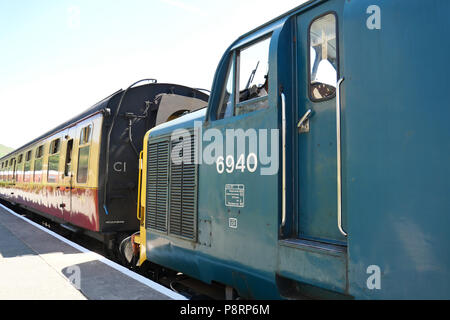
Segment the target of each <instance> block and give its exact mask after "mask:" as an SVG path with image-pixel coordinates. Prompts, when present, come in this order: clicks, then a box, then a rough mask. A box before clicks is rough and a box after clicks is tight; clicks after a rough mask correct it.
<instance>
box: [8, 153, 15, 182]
mask: <svg viewBox="0 0 450 320" xmlns="http://www.w3.org/2000/svg"><path fill="white" fill-rule="evenodd" d="M15 161H16V159H15V158H12V159H11V160H9V174H8V180H9V181H13V180H14V171H15V170H16V163H15Z"/></svg>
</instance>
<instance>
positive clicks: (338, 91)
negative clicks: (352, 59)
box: [336, 78, 347, 237]
mask: <svg viewBox="0 0 450 320" xmlns="http://www.w3.org/2000/svg"><path fill="white" fill-rule="evenodd" d="M343 81H344V78H341V79H339V81H338V82H337V86H336V141H337V143H336V145H337V156H336V159H337V209H338V212H337V218H338V221H337V223H338V228H339V232H340V233H342V235H344V236H345V237H346V236H347V232H345V230H344V229H343V227H342V156H341V84H342V82H343Z"/></svg>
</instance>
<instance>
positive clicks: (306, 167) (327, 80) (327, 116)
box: [294, 1, 346, 245]
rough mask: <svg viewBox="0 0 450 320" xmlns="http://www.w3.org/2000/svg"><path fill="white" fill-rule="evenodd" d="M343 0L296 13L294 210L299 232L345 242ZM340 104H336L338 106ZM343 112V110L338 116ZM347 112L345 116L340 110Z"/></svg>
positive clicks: (326, 240) (305, 236) (312, 237)
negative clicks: (341, 132) (341, 135)
mask: <svg viewBox="0 0 450 320" xmlns="http://www.w3.org/2000/svg"><path fill="white" fill-rule="evenodd" d="M343 3H344V2H343V1H329V2H326V3H324V4H322V5H321V6H317V7H315V8H312V9H311V10H309V11H306V12H304V13H302V14H301V15H300V16H298V17H297V21H296V22H297V27H296V33H297V39H298V41H297V43H296V50H297V54H296V59H297V61H296V65H297V67H296V68H297V84H298V86H297V92H298V96H297V97H298V98H297V106H298V110H297V114H298V118H297V123H296V126H295V127H294V129H295V132H294V136H296V137H297V146H298V149H297V150H298V151H297V170H298V175H297V190H298V191H297V192H298V202H297V212H298V217H297V221H296V225H297V234H298V237H299V238H301V239H305V240H311V241H317V242H322V243H323V242H324V243H329V244H340V245H345V244H346V234H345V231H344V230H345V222H346V219H345V216H342V211H341V210H340V209H339V207H340V206H341V202H340V201H339V200H338V199H340V198H341V195H340V190H339V189H340V186H341V185H340V184H342V181H341V179H340V177H339V174H338V170H339V169H338V168H339V166H340V153H341V150H342V146H340V142H339V141H340V139H339V133H338V128H339V127H340V125H341V123H338V122H337V119H339V121H340V119H341V117H338V116H337V114H338V111H337V110H338V109H337V108H338V106H339V105H338V99H337V96H338V90H337V86H338V79H339V77H340V76H341V75H342V74H343V68H342V64H341V62H342V61H340V60H339V56H340V55H339V48H340V47H341V48H342V42H341V40H342V39H343V37H342V34H339V32H340V30H342V28H341V27H340V26H342V14H341V13H342V11H343ZM339 107H340V106H339ZM342 115H343V114H341V116H342ZM344 116H345V115H344Z"/></svg>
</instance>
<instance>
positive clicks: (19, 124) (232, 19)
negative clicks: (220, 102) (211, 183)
mask: <svg viewBox="0 0 450 320" xmlns="http://www.w3.org/2000/svg"><path fill="white" fill-rule="evenodd" d="M303 2H305V0H278V1H273V0H258V1H256V0H227V1H218V0H209V1H208V0H127V1H124V0H114V1H106V0H89V1H87V0H86V1H84V0H70V1H69V0H21V1H10V0H0V143H2V144H4V145H7V146H10V147H13V148H18V147H20V146H22V145H24V144H25V143H27V142H29V141H31V140H33V139H34V138H36V137H38V136H40V135H42V134H44V133H45V132H47V131H48V130H50V129H53V128H54V127H56V126H58V125H59V124H61V123H63V122H65V121H67V120H68V119H70V118H72V117H73V116H75V115H77V114H79V113H80V112H82V111H84V110H86V109H87V108H89V107H90V106H92V105H94V104H95V103H96V102H98V101H100V100H102V99H103V98H105V97H106V96H109V95H110V94H112V93H113V92H115V91H117V90H119V89H126V88H127V87H128V86H129V85H130V84H132V83H133V82H135V81H137V80H140V79H144V78H156V79H157V80H158V82H170V83H177V84H182V85H186V86H191V87H195V88H204V89H208V90H210V89H211V86H212V81H213V77H214V73H215V71H216V68H217V65H218V63H219V61H220V59H221V57H222V55H223V53H224V52H225V50H226V49H227V48H228V46H229V45H230V44H231V43H232V42H233V41H234V40H236V39H237V38H238V37H239V36H241V35H242V34H244V33H246V32H248V31H250V30H252V29H254V28H256V27H258V26H260V25H262V24H264V23H265V22H267V21H269V20H271V19H273V18H275V17H277V16H279V15H281V14H283V13H285V12H286V11H288V10H290V9H292V8H294V7H296V6H298V5H300V4H301V3H303Z"/></svg>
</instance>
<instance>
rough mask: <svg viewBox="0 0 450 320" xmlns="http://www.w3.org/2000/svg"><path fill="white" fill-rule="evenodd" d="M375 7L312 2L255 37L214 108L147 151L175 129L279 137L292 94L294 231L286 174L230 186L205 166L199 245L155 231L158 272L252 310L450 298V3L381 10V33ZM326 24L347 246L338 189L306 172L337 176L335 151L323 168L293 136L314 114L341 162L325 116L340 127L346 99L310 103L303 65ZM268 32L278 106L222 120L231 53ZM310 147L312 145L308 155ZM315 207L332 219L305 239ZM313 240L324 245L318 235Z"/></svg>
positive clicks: (221, 71) (385, 3)
mask: <svg viewBox="0 0 450 320" xmlns="http://www.w3.org/2000/svg"><path fill="white" fill-rule="evenodd" d="M372 4H373V1H369V0H359V1H344V0H330V1H310V2H308V3H307V4H305V5H302V6H300V7H299V8H296V9H294V10H292V11H290V12H289V13H287V14H286V15H283V16H282V17H280V18H278V19H275V20H274V21H272V22H270V23H267V24H266V25H264V26H262V27H261V28H258V29H256V30H254V31H252V32H250V33H248V34H246V35H244V36H243V37H241V38H240V39H238V40H237V41H236V42H235V43H233V44H232V45H231V46H230V47H229V49H228V50H227V51H226V53H225V54H224V56H223V58H222V60H221V61H220V63H219V66H218V69H217V72H216V75H215V78H214V83H213V86H212V94H211V97H210V101H209V107H208V110H207V111H205V110H202V111H199V112H197V113H194V114H191V115H187V116H185V117H182V118H180V119H178V120H175V121H174V122H170V123H167V124H165V125H162V126H160V127H157V128H155V129H153V130H152V132H151V134H150V141H151V140H152V139H154V140H156V139H159V138H161V137H163V136H170V134H171V132H172V131H173V130H175V129H182V128H184V129H191V128H193V127H194V121H199V122H201V128H202V130H207V129H211V128H213V129H217V130H219V131H220V132H222V133H225V132H226V130H227V129H237V128H242V129H244V130H246V129H249V128H254V129H256V130H258V129H280V128H281V100H280V94H281V92H283V93H284V94H285V95H286V97H287V110H286V112H287V119H288V121H287V150H286V152H287V168H286V170H287V177H289V179H288V180H287V183H286V188H287V210H286V211H287V222H286V227H285V228H280V224H281V207H282V203H281V190H282V177H281V170H280V171H279V173H278V174H277V175H271V176H262V175H260V174H250V173H249V172H239V171H235V172H234V173H233V174H219V173H218V172H217V170H216V166H215V165H207V164H200V165H199V168H198V203H197V207H198V212H197V214H198V218H197V223H198V230H199V237H198V240H197V241H196V242H190V241H186V240H183V239H180V238H176V237H172V236H170V235H168V234H161V233H159V232H156V231H154V230H150V229H149V230H147V243H146V250H147V257H148V259H149V260H150V261H153V262H155V263H158V264H161V265H164V266H167V267H169V268H172V269H175V270H179V271H181V272H183V273H186V274H189V275H191V276H193V277H196V278H198V279H201V280H203V281H205V282H211V281H216V282H220V283H223V284H226V285H230V286H232V287H234V288H235V289H236V290H238V292H239V293H240V294H241V295H242V296H245V297H250V298H267V299H278V298H282V297H286V296H289V295H288V294H287V293H286V292H287V291H286V290H285V289H286V288H287V287H289V285H292V284H295V285H296V286H297V289H296V291H297V293H299V294H300V295H308V294H310V296H314V297H336V296H334V295H333V294H339V295H340V297H347V298H356V299H436V298H437V299H448V298H450V267H449V266H450V248H449V246H450V235H449V231H448V230H449V227H450V214H449V212H450V197H449V190H450V166H449V163H450V126H449V125H448V118H449V113H450V111H449V110H450V109H449V102H448V99H447V97H448V92H449V89H450V87H449V81H448V77H449V72H450V64H449V62H448V52H449V51H450V39H449V38H448V37H447V36H446V35H445V31H446V30H448V29H449V27H450V22H449V20H448V18H447V16H446V15H447V13H448V12H449V11H450V2H448V1H439V0H431V1H420V0H411V1H408V2H407V3H405V1H400V0H397V1H393V0H378V1H376V4H377V5H378V6H379V8H380V9H381V29H379V30H378V29H376V30H371V29H368V28H367V26H366V21H367V19H368V18H369V16H370V14H368V13H367V9H368V7H370V6H371V5H372ZM327 12H334V13H335V14H336V16H337V18H338V34H339V47H340V49H339V55H340V58H339V61H340V62H339V63H340V70H339V72H340V76H341V77H344V78H345V80H344V82H343V86H342V91H341V94H342V117H341V119H342V174H343V181H342V188H343V189H342V190H343V196H342V199H343V218H344V226H345V229H346V231H347V233H348V237H341V236H339V233H338V231H337V226H336V216H335V212H334V210H335V203H336V198H335V197H334V194H333V192H334V189H333V188H334V185H335V179H336V177H335V176H333V175H332V174H329V178H327V179H324V178H323V177H322V180H320V179H318V180H311V179H314V178H315V177H317V176H313V177H311V176H310V174H311V172H313V171H308V170H304V169H305V167H302V165H305V162H306V163H308V161H309V162H310V163H309V164H310V166H311V168H314V166H320V165H321V163H320V161H323V163H326V162H327V161H328V165H329V168H328V169H327V170H329V172H333V170H334V168H335V167H334V166H335V164H334V162H335V161H336V157H335V155H334V154H333V153H332V152H331V151H327V152H325V153H324V154H329V157H327V158H326V159H318V160H317V159H316V160H314V158H308V157H307V156H308V152H311V153H312V152H314V147H315V146H317V144H318V143H316V144H315V145H314V144H312V143H314V142H315V141H314V140H311V141H309V142H305V141H304V137H302V136H300V135H299V134H298V130H297V128H296V124H297V122H298V119H299V118H300V117H301V116H302V115H303V112H304V110H305V106H308V107H311V108H313V109H314V108H315V110H316V115H315V117H316V118H312V119H311V126H315V125H316V126H323V127H322V129H320V128H319V130H316V131H314V130H312V131H311V132H312V133H314V132H320V134H327V136H324V137H323V139H322V140H323V141H328V140H327V139H329V143H330V144H331V145H330V146H329V148H330V150H335V147H336V146H335V143H336V141H335V140H333V139H336V137H335V136H333V133H334V132H335V130H336V127H335V123H331V122H330V121H329V120H328V122H327V121H325V122H320V119H321V118H319V117H320V111H323V112H327V113H328V114H329V116H330V117H332V116H333V114H334V113H333V112H335V111H334V110H335V109H334V108H335V104H336V100H335V98H334V99H332V100H330V101H328V102H325V103H323V104H321V105H318V104H314V103H313V102H311V101H310V100H309V97H308V95H307V85H308V81H307V78H306V76H307V73H308V68H307V67H306V66H305V65H304V63H305V61H307V59H306V57H307V54H306V52H307V51H306V50H309V48H307V47H306V46H307V38H306V36H305V35H306V34H307V32H308V30H307V29H306V30H305V26H308V25H309V23H310V22H311V21H312V20H313V19H314V18H316V17H318V16H320V15H322V14H324V13H327ZM302 33H303V34H302ZM268 34H271V45H270V72H269V79H270V82H269V88H271V89H270V93H269V97H268V104H269V107H268V108H266V109H262V110H258V111H255V112H252V113H248V114H245V115H240V116H235V117H231V118H227V119H221V120H216V119H215V114H216V111H217V108H218V105H219V103H220V99H221V95H222V92H223V87H224V86H225V78H226V73H227V69H228V65H229V61H230V59H231V57H232V52H233V50H235V49H239V48H241V47H242V46H244V45H246V44H248V43H252V42H253V41H254V40H255V39H258V38H260V37H263V36H264V35H268ZM302 50H303V51H302ZM319 108H322V109H319ZM322 119H323V118H322ZM326 123H328V124H326ZM314 129H316V127H315V128H314ZM280 139H281V138H280ZM308 143H309V144H311V146H310V147H308V148H305V145H307V144H308ZM280 145H281V143H280ZM324 147H325V146H324ZM327 150H328V149H327ZM280 159H281V150H280ZM330 163H331V164H330ZM308 168H309V167H307V168H306V169H308ZM280 169H281V167H280ZM311 170H313V169H311ZM327 172H328V171H327ZM308 179H310V180H308ZM328 180H331V181H332V182H331V183H330V181H328ZM311 181H316V182H317V181H324V182H323V183H326V184H327V186H326V188H328V189H327V190H328V191H326V192H323V193H318V192H317V190H320V185H315V186H314V188H315V189H313V188H312V186H311V184H308V182H311ZM226 184H244V185H245V207H244V208H233V207H226V206H225V205H224V202H225V199H224V187H225V185H226ZM308 188H310V189H308ZM324 188H325V187H324ZM304 197H306V199H305V200H303V199H304ZM302 201H304V202H302ZM314 201H315V203H316V204H315V205H310V204H311V203H314ZM305 203H306V204H308V206H309V207H308V208H313V207H314V206H315V207H317V204H324V207H326V208H328V209H326V210H328V211H327V212H326V214H325V213H324V214H322V215H321V216H320V217H321V218H320V219H322V220H319V221H315V222H313V223H311V225H309V226H308V228H305V229H303V226H302V217H303V216H302V210H303V209H302V208H303V205H304V204H305ZM325 204H326V205H325ZM329 208H331V209H329ZM317 210H325V209H320V208H319V209H317ZM308 214H309V215H311V214H313V211H311V212H309V213H308ZM229 218H236V219H237V221H238V228H237V229H234V228H230V227H229V224H228V222H229ZM313 218H314V217H313V216H312V217H311V216H310V219H313ZM311 221H312V220H311ZM320 221H323V223H322V224H321V223H320ZM308 223H309V222H308ZM333 228H336V229H333ZM302 230H306V231H305V232H306V233H309V234H311V235H316V234H318V233H319V235H322V236H323V237H322V238H321V237H319V238H320V239H317V238H316V237H314V236H312V237H309V236H307V235H305V234H303V231H302ZM371 266H377V267H378V268H379V270H380V272H381V274H380V287H379V288H373V287H371V286H370V285H369V286H368V282H370V281H371V279H373V278H371V276H372V275H373V273H372V271H371V270H373V269H371V268H370V267H371ZM280 279H281V280H282V281H280ZM286 283H287V284H286ZM302 288H303V289H302ZM304 288H309V289H304ZM311 288H313V289H311ZM314 289H317V291H316V292H315V293H311V292H313V291H314Z"/></svg>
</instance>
